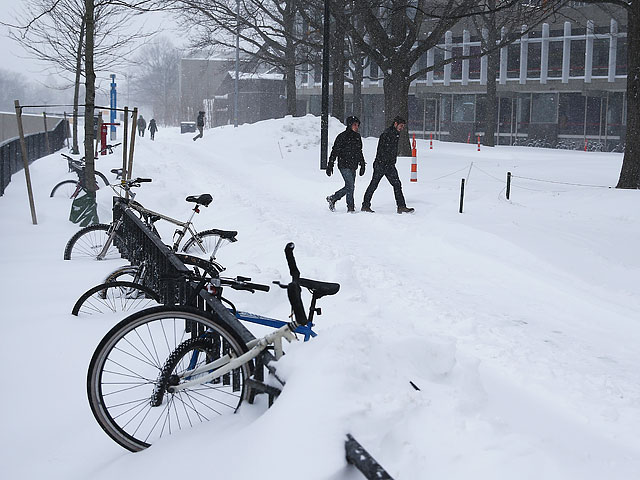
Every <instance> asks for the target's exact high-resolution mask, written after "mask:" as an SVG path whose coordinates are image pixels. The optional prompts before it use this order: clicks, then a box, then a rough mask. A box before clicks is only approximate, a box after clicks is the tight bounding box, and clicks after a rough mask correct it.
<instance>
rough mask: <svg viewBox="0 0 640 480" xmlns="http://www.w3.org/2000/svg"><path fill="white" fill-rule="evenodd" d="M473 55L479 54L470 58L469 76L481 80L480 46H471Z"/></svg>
mask: <svg viewBox="0 0 640 480" xmlns="http://www.w3.org/2000/svg"><path fill="white" fill-rule="evenodd" d="M470 54H471V55H478V56H477V57H476V58H470V59H469V78H470V79H471V80H479V79H480V65H481V61H480V47H479V46H476V47H471V48H470Z"/></svg>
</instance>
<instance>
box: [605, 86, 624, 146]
mask: <svg viewBox="0 0 640 480" xmlns="http://www.w3.org/2000/svg"><path fill="white" fill-rule="evenodd" d="M622 107H623V94H622V92H609V99H608V102H607V135H614V136H619V135H620V133H621V132H622V130H623V128H622V125H623V124H622V113H623V111H624V110H623V108H622Z"/></svg>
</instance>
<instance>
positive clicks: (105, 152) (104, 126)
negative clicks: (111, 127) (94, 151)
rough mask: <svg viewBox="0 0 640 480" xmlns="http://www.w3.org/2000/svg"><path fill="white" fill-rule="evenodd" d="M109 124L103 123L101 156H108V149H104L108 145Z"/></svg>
mask: <svg viewBox="0 0 640 480" xmlns="http://www.w3.org/2000/svg"><path fill="white" fill-rule="evenodd" d="M107 129H108V127H107V124H106V123H103V124H102V125H101V127H100V147H101V150H100V155H106V154H107V149H106V148H105V147H104V146H105V145H106V144H107Z"/></svg>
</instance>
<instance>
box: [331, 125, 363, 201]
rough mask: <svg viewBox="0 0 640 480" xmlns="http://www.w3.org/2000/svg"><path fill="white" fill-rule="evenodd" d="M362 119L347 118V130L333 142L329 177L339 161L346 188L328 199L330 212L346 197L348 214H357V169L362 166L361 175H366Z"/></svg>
mask: <svg viewBox="0 0 640 480" xmlns="http://www.w3.org/2000/svg"><path fill="white" fill-rule="evenodd" d="M359 128H360V119H359V118H358V117H356V116H353V115H352V116H350V117H347V128H346V129H345V131H344V132H341V133H340V134H339V135H338V136H337V137H336V140H335V141H334V142H333V148H332V149H331V155H330V156H329V164H328V165H327V175H328V176H331V174H332V173H333V164H334V162H335V160H336V158H337V159H338V169H339V170H340V173H341V174H342V178H343V179H344V187H342V188H341V189H340V190H338V191H337V192H335V193H334V194H333V195H329V196H328V197H327V202H329V210H331V211H332V212H335V210H336V202H337V201H338V200H340V199H341V198H342V197H344V196H345V195H346V197H347V212H355V205H354V201H353V191H354V189H355V184H356V169H357V168H358V165H360V175H361V176H362V175H364V169H365V165H366V163H365V161H364V155H362V138H361V137H360V134H359V133H358V129H359Z"/></svg>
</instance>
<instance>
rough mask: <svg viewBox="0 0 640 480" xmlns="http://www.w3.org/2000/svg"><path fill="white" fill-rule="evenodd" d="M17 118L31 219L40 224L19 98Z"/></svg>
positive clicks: (16, 103) (35, 223) (16, 102)
mask: <svg viewBox="0 0 640 480" xmlns="http://www.w3.org/2000/svg"><path fill="white" fill-rule="evenodd" d="M15 107H16V120H17V121H18V135H20V148H21V152H22V162H23V163H24V176H25V179H26V181H27V194H28V196H29V207H30V208H31V221H32V222H33V224H34V225H37V224H38V219H37V218H36V205H35V203H34V201H33V190H32V189H31V175H30V174H29V159H28V158H27V144H26V143H25V141H24V129H23V128H22V107H21V106H20V102H19V101H18V100H16V101H15Z"/></svg>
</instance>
